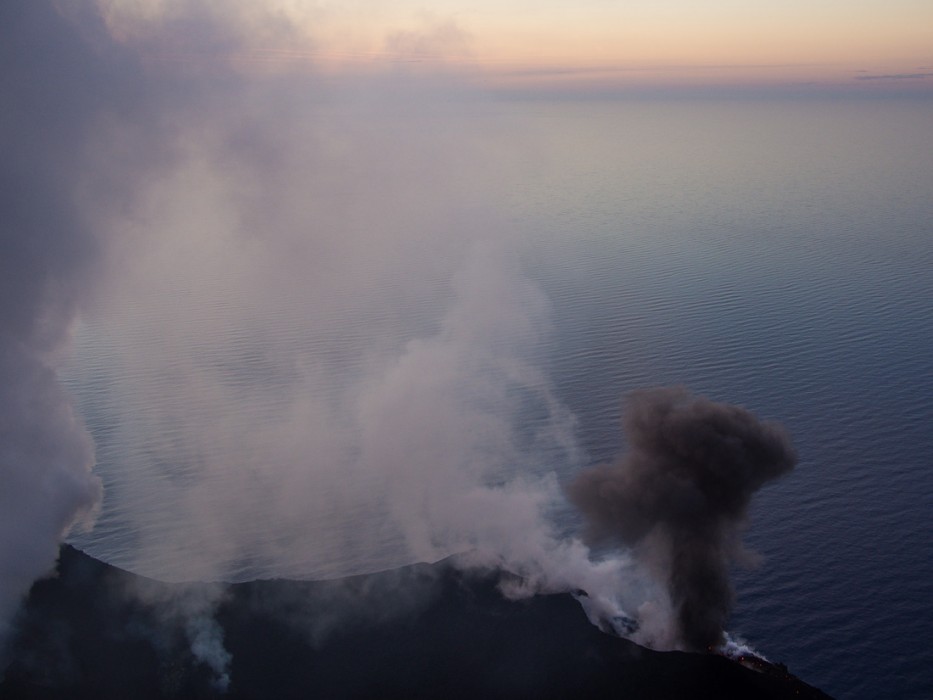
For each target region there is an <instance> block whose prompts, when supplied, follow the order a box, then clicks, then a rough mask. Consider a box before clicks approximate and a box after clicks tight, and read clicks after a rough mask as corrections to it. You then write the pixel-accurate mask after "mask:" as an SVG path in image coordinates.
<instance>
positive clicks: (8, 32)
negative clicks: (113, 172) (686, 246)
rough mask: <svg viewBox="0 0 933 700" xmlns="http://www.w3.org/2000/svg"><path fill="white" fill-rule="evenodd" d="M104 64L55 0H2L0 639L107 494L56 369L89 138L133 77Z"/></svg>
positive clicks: (81, 243) (79, 229) (69, 314)
mask: <svg viewBox="0 0 933 700" xmlns="http://www.w3.org/2000/svg"><path fill="white" fill-rule="evenodd" d="M100 67H101V62H100V57H99V56H95V55H94V54H93V52H90V51H88V49H87V47H86V46H84V45H82V43H81V42H80V41H77V40H76V39H75V37H74V35H73V33H71V32H69V31H68V30H67V28H65V26H64V23H63V20H62V19H61V17H59V16H58V15H57V14H56V12H55V11H54V10H53V9H52V8H51V7H50V6H48V5H47V4H46V3H44V2H4V3H2V4H0V88H2V92H3V100H2V106H0V484H2V489H0V647H2V645H3V643H4V641H5V639H6V638H7V637H8V635H9V632H10V619H11V617H12V615H13V614H14V612H15V611H16V609H17V607H18V605H19V602H20V599H21V598H22V596H23V595H25V593H26V592H27V591H28V589H29V586H30V585H31V584H32V582H33V580H34V579H35V578H37V577H39V576H41V575H43V574H45V573H47V572H48V571H49V570H51V568H52V567H53V565H54V562H55V558H56V556H57V554H58V544H59V541H60V539H61V538H62V537H63V536H64V535H65V534H66V533H67V532H68V530H69V529H70V528H71V527H72V526H73V525H74V524H75V523H77V522H80V521H82V520H87V519H88V518H89V517H90V516H91V515H92V514H93V511H94V508H95V506H96V504H97V502H98V500H99V498H100V484H99V481H98V480H97V478H96V477H95V476H94V475H93V474H92V473H91V472H90V467H91V465H92V463H93V447H92V444H91V440H90V437H89V436H88V434H87V432H86V431H85V429H84V427H83V426H82V424H81V422H80V421H79V420H78V419H76V417H75V415H74V413H73V411H72V407H71V403H70V401H69V398H68V397H67V395H66V394H65V392H64V391H63V389H62V388H61V386H60V385H59V382H58V378H57V376H56V373H55V368H56V364H57V360H58V359H59V355H60V354H61V350H62V348H63V346H64V345H65V343H66V340H67V336H68V332H69V328H70V324H71V321H72V318H73V316H74V313H75V310H76V307H77V305H78V303H79V300H80V299H81V297H82V295H83V292H84V288H85V286H86V281H87V278H88V272H89V269H90V267H91V263H92V261H93V260H94V259H95V257H96V249H97V241H96V240H95V236H94V235H93V232H92V231H91V230H90V229H89V228H88V227H86V226H83V225H82V223H81V216H80V212H79V210H78V207H77V206H76V204H75V199H74V197H73V194H74V186H75V183H76V181H77V178H78V175H79V174H80V173H81V172H82V171H83V170H84V168H85V167H86V166H88V162H89V161H88V159H87V158H86V154H85V152H84V151H83V146H84V145H85V143H84V137H85V135H86V133H87V130H88V127H89V125H90V123H91V122H92V121H94V120H95V118H96V115H97V114H98V113H99V112H100V111H103V110H106V108H107V107H110V106H113V100H112V98H113V97H115V96H116V95H118V94H119V91H120V85H121V78H122V77H124V76H123V75H122V74H121V72H120V71H113V72H111V74H110V75H109V76H108V80H99V79H100V77H101V76H100V70H99V69H100Z"/></svg>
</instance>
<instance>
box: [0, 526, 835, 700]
mask: <svg viewBox="0 0 933 700" xmlns="http://www.w3.org/2000/svg"><path fill="white" fill-rule="evenodd" d="M499 576H500V575H499V574H496V573H494V572H486V573H464V572H463V571H460V570H458V569H457V568H456V567H454V566H453V565H452V564H451V563H450V562H449V561H445V562H439V563H437V564H430V565H428V564H421V565H415V566H410V567H405V568H402V569H398V570H394V571H388V572H384V573H378V574H372V575H368V576H358V577H352V578H348V579H342V580H339V581H324V582H300V581H284V580H273V581H257V582H252V583H245V584H235V585H230V586H225V587H219V586H215V585H212V584H165V583H158V582H154V581H151V580H149V579H144V578H142V577H139V576H135V575H134V574H130V573H128V572H126V571H122V570H120V569H117V568H114V567H112V566H108V565H106V564H103V563H101V562H99V561H97V560H95V559H93V558H91V557H89V556H87V555H85V554H83V553H82V552H79V551H77V550H75V549H74V548H72V547H70V546H67V545H65V546H63V547H62V550H61V556H60V562H59V573H58V575H57V576H56V577H54V578H49V579H45V580H42V581H39V582H37V583H36V584H35V585H34V586H33V588H32V590H31V592H30V594H29V597H28V599H27V601H26V603H25V605H24V607H23V609H22V612H21V614H20V616H19V618H18V620H17V631H16V634H15V638H14V640H13V642H12V645H11V648H10V649H9V650H8V651H9V653H8V658H9V659H10V663H9V666H8V667H7V669H6V672H5V677H4V679H3V681H2V683H0V697H3V698H8V699H14V698H95V699H100V698H128V697H132V698H173V697H174V698H213V697H227V698H231V699H234V698H306V697H312V696H318V697H330V698H364V697H383V698H384V697H406V698H414V697H444V698H450V697H464V698H466V697H469V698H479V697H482V698H494V697H510V698H515V697H518V698H524V697H527V698H547V697H554V698H557V697H610V696H611V697H615V698H717V699H720V700H721V699H724V698H725V699H728V698H742V699H743V700H747V699H749V698H791V697H793V698H827V697H828V696H827V695H825V694H824V693H822V692H821V691H819V690H816V689H815V688H812V687H810V686H808V685H806V684H804V683H803V682H801V681H800V680H799V679H797V678H795V677H794V676H792V675H790V674H788V673H787V672H786V670H784V669H783V668H782V667H780V666H774V665H770V664H769V665H767V667H763V668H760V669H758V670H753V669H750V668H746V667H743V666H742V665H740V664H739V663H737V662H735V661H733V660H729V659H726V658H723V657H721V656H718V655H714V654H692V653H683V652H664V653H662V652H656V651H651V650H648V649H644V648H642V647H639V646H638V645H636V644H634V643H632V642H630V641H628V640H625V639H621V638H618V637H615V636H612V635H609V634H605V633H603V632H600V631H599V630H598V629H597V628H596V627H594V626H593V625H591V624H590V623H589V622H588V621H587V619H586V617H585V615H584V614H583V611H582V610H581V608H580V605H579V603H578V602H577V601H576V600H574V598H573V597H572V596H571V595H570V594H559V595H547V596H536V597H534V598H530V599H528V600H525V601H520V602H511V601H508V600H506V599H505V598H503V597H502V596H501V595H500V593H499V591H498V588H497V585H498V580H499ZM221 672H222V673H221Z"/></svg>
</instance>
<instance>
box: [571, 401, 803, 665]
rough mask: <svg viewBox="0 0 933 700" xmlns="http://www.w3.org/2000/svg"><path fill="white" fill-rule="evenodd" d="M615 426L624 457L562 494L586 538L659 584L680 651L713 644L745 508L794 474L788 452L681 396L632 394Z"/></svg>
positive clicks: (763, 427) (759, 427) (724, 612)
mask: <svg viewBox="0 0 933 700" xmlns="http://www.w3.org/2000/svg"><path fill="white" fill-rule="evenodd" d="M623 424H624V428H625V432H626V435H627V436H628V440H629V451H628V452H627V453H626V454H625V455H624V456H623V457H622V458H621V459H619V460H618V461H617V462H614V463H611V464H604V465H601V466H598V467H595V468H593V469H590V470H587V471H585V472H583V473H582V474H580V475H579V476H578V477H577V478H576V480H575V481H573V482H572V483H571V484H570V485H569V486H568V487H567V492H568V494H569V496H570V498H571V500H572V501H573V502H574V503H575V504H576V505H577V506H578V507H579V508H580V510H581V511H582V512H583V513H584V514H585V516H586V518H587V521H588V524H589V530H590V535H591V537H592V538H593V539H596V540H614V541H616V542H621V543H624V544H627V545H629V546H632V547H634V549H635V552H636V554H637V555H638V556H639V557H640V558H641V560H642V561H644V562H646V563H647V565H648V567H649V568H650V569H651V570H652V571H653V572H654V573H655V574H656V575H657V576H659V577H660V578H661V579H662V580H663V581H664V583H665V584H666V585H667V588H668V592H669V595H670V599H671V603H672V605H673V608H674V613H675V618H676V625H677V628H676V638H677V639H678V640H679V642H680V644H682V645H683V646H684V647H685V648H687V649H692V650H705V649H708V648H710V647H715V646H718V645H720V644H722V643H723V642H724V641H725V640H724V634H723V626H724V625H725V623H726V619H727V617H728V614H729V610H730V607H731V604H732V598H733V592H732V588H731V585H730V582H729V567H730V565H731V564H732V563H733V562H734V561H736V560H737V559H739V558H740V557H741V556H742V554H743V549H742V545H741V541H740V531H741V527H742V525H743V524H744V522H745V518H746V512H747V509H748V505H749V502H750V500H751V497H752V495H753V494H754V493H755V491H757V490H758V489H759V488H760V487H761V486H762V485H764V484H765V483H766V482H768V481H770V480H772V479H775V478H777V477H779V476H781V475H783V474H786V473H787V472H789V471H790V470H791V469H792V468H793V466H794V464H795V462H796V455H795V453H794V450H793V448H792V447H791V444H790V441H789V439H788V437H787V436H786V434H785V433H784V431H783V430H782V429H781V428H780V426H778V425H776V424H774V423H769V422H763V421H759V420H758V419H757V418H756V417H755V416H754V415H752V414H751V413H750V412H748V411H747V410H745V409H743V408H740V407H737V406H731V405H727V404H721V403H716V402H713V401H710V400H708V399H706V398H703V397H698V396H693V395H692V394H690V393H689V392H687V391H686V390H685V389H682V388H663V389H649V390H641V391H636V392H634V393H633V394H632V395H631V396H630V398H629V400H628V404H627V407H626V410H625V414H624V418H623Z"/></svg>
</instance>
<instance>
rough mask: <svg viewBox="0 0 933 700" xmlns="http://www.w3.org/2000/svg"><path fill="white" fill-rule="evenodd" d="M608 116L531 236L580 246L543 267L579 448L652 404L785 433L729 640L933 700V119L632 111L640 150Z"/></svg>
mask: <svg viewBox="0 0 933 700" xmlns="http://www.w3.org/2000/svg"><path fill="white" fill-rule="evenodd" d="M577 109H578V110H579V111H578V112H577V115H576V117H577V119H578V122H577V123H580V122H581V121H584V120H583V119H582V118H581V114H584V113H585V111H584V110H583V109H582V108H577ZM613 109H614V111H612V112H611V114H612V117H611V119H612V120H613V127H612V128H611V129H610V128H609V127H608V126H607V125H605V124H603V125H601V126H600V127H599V131H600V133H602V134H607V133H611V134H613V136H612V137H611V138H610V137H604V138H603V139H595V138H594V137H592V136H590V137H589V138H593V140H594V141H599V144H598V145H594V146H593V151H592V152H590V153H589V154H586V150H585V149H579V148H578V149H577V150H576V151H575V152H574V153H573V154H572V157H568V158H567V159H566V161H565V163H566V164H567V165H568V167H567V168H566V169H565V170H564V171H563V173H562V174H561V176H560V177H559V178H557V177H555V179H554V180H552V181H551V182H550V183H549V185H548V186H549V187H550V188H551V189H550V193H551V195H552V198H550V200H549V202H548V203H547V204H545V205H544V206H545V207H548V206H550V209H549V212H548V213H549V216H548V217H547V218H541V219H537V223H538V225H540V226H542V227H547V228H548V229H552V230H554V231H557V230H570V231H574V232H575V234H576V235H574V236H572V237H571V236H567V237H560V236H559V235H558V234H555V239H560V241H561V243H559V244H556V245H555V246H554V248H553V250H552V252H551V253H550V254H540V251H539V256H540V257H538V259H537V263H538V264H539V266H540V269H541V270H542V272H541V273H540V276H541V280H542V284H543V286H544V287H545V289H546V290H547V291H548V293H549V296H550V298H551V299H552V301H553V304H554V317H555V326H556V328H557V329H558V330H557V333H556V342H555V344H554V352H553V353H552V354H551V356H550V363H551V376H552V377H553V379H554V381H555V382H556V383H557V384H558V387H559V391H560V395H561V397H562V399H563V400H564V401H566V403H567V404H568V405H569V406H570V407H571V409H572V410H573V411H574V412H575V413H576V415H577V416H578V418H579V421H580V435H581V438H582V441H583V443H584V446H585V447H586V448H587V449H588V451H589V453H590V454H591V456H592V457H593V458H594V459H597V460H598V459H605V458H607V457H609V456H611V455H612V454H613V453H614V452H615V451H616V450H618V449H620V447H621V446H622V444H623V440H622V436H621V435H620V433H619V431H618V429H617V427H616V426H617V419H618V414H619V410H618V409H619V405H620V402H621V398H622V395H623V394H624V393H625V392H627V391H629V390H631V389H633V388H636V387H639V386H645V385H656V384H671V383H675V384H681V383H682V384H685V385H687V386H689V387H691V388H692V389H694V390H695V391H698V392H701V393H704V394H706V395H707V396H709V397H710V398H713V399H717V400H723V401H729V402H734V403H739V404H742V405H744V406H746V407H748V408H750V409H752V410H753V411H755V412H756V413H757V414H759V415H760V416H762V417H766V418H771V419H777V420H780V421H781V422H783V423H784V425H785V426H786V427H787V428H788V429H789V431H790V433H791V434H792V436H793V439H794V442H795V445H796V447H797V449H798V451H799V457H800V463H799V465H798V467H797V469H796V471H795V472H794V473H793V474H792V475H790V476H789V477H787V478H786V479H785V480H784V481H782V482H780V483H778V484H776V485H770V486H768V487H766V488H765V489H764V491H763V492H762V493H760V494H759V495H758V496H757V498H756V500H755V503H754V507H753V511H752V514H751V522H750V526H749V530H748V533H747V542H748V543H749V545H750V546H752V547H753V548H754V549H755V550H757V551H758V552H759V553H760V554H761V555H762V557H763V559H762V562H761V564H760V565H759V566H758V567H757V568H754V569H752V570H738V571H737V572H736V574H735V581H736V588H737V595H738V599H737V604H736V608H735V613H734V616H733V620H732V624H731V627H732V629H733V630H734V631H736V632H738V633H740V634H743V635H744V636H745V637H746V638H748V639H749V641H751V642H752V643H753V645H755V646H756V647H757V648H759V649H760V650H762V652H763V653H765V654H766V655H767V656H769V657H770V658H772V659H776V660H783V661H784V662H786V663H787V664H788V665H789V667H790V668H791V669H792V670H793V671H794V672H795V673H798V674H799V675H800V676H801V677H803V678H805V679H807V680H808V681H809V682H812V683H813V684H815V685H817V686H819V687H821V688H823V689H825V690H826V691H827V692H829V693H831V694H833V695H835V696H838V697H840V698H881V697H891V698H918V699H919V698H926V697H931V696H933V664H931V663H930V656H929V653H930V649H931V648H933V631H931V629H933V628H931V625H930V622H931V619H933V618H931V615H933V527H931V525H933V430H931V427H930V426H931V418H933V313H931V311H933V139H931V138H929V137H930V136H931V135H933V134H931V131H933V109H931V105H929V104H910V103H907V104H894V105H887V104H870V103H869V104H866V103H856V104H852V103H841V104H829V103H827V104H823V105H812V104H799V105H788V104H773V105H766V104H765V105H762V104H758V105H755V104H732V105H722V104H719V105H709V104H707V105H696V104H686V105H682V106H679V107H675V106H671V105H665V106H658V105H653V106H644V105H635V106H633V107H631V108H629V110H628V114H629V118H631V119H632V120H635V119H638V120H643V121H642V124H644V123H646V122H649V121H651V122H653V123H655V124H657V123H658V122H662V124H660V125H658V126H657V127H656V128H657V129H658V130H659V134H660V133H663V138H661V137H660V136H657V137H656V138H655V140H653V141H652V142H651V144H650V147H649V146H645V143H644V129H643V128H642V129H639V128H638V126H637V125H635V124H633V123H632V122H631V121H629V119H627V117H626V114H627V111H626V108H625V107H624V106H616V107H614V108H613ZM652 109H653V110H656V113H655V115H654V116H655V117H656V118H655V119H654V120H650V119H648V118H647V115H646V112H650V111H651V110H652ZM676 109H680V110H682V113H681V114H677V115H675V114H674V112H675V111H676ZM567 111H568V112H569V111H570V109H569V108H568V110H567ZM606 111H607V112H609V110H606ZM691 111H692V112H693V116H692V117H690V116H685V115H684V114H683V113H689V112H691ZM632 114H634V115H635V116H632ZM553 118H554V119H555V120H559V119H560V117H553ZM589 118H590V120H591V121H592V120H597V121H598V120H600V119H609V118H610V117H609V116H608V114H606V113H603V114H600V112H599V110H598V109H593V111H592V112H591V114H590V117H589ZM675 123H676V124H675ZM924 133H925V134H926V138H924V136H923V134H924ZM581 138H587V137H581ZM597 149H600V155H599V156H598V157H597V155H596V151H597ZM646 150H647V151H652V150H653V153H651V152H649V153H645V151H646ZM568 153H569V150H568ZM633 153H634V155H633ZM577 158H579V160H575V159H577ZM655 159H656V160H655ZM633 169H640V171H639V172H638V175H637V176H635V177H633V176H632V175H630V174H629V173H630V172H631V171H632V170H633ZM626 178H628V179H629V180H634V181H635V182H634V183H633V184H634V187H635V191H631V189H630V187H629V183H628V181H627V180H626ZM638 186H641V187H643V188H644V190H643V191H639V190H638V189H637V188H638ZM543 199H545V200H548V199H549V198H548V197H546V196H545V197H544V198H543ZM538 205H539V202H536V203H535V206H538ZM610 436H612V437H610Z"/></svg>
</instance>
